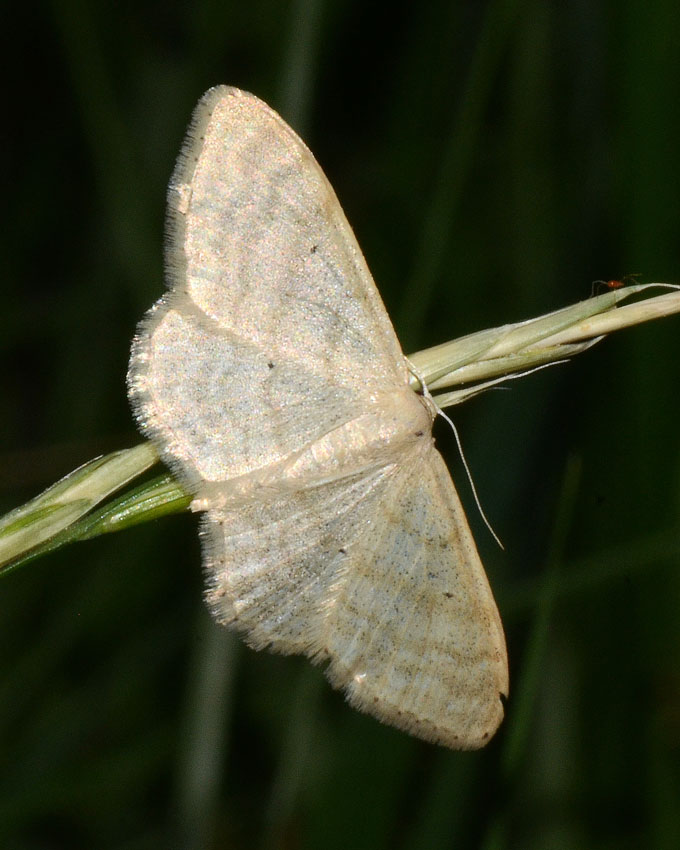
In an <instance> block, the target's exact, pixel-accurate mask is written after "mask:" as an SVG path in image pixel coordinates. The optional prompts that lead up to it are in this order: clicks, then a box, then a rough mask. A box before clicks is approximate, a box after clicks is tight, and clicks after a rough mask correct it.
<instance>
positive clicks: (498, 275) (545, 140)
mask: <svg viewBox="0 0 680 850" xmlns="http://www.w3.org/2000/svg"><path fill="white" fill-rule="evenodd" d="M16 11H17V18H16V23H15V24H14V25H13V28H10V27H9V26H8V27H6V28H5V31H4V33H3V34H4V37H5V45H4V48H5V56H6V57H7V59H8V67H10V68H12V69H13V70H12V74H11V76H10V77H9V78H8V80H7V83H8V86H7V87H8V100H7V102H6V104H5V110H6V115H7V116H9V117H11V119H12V120H11V123H9V124H8V126H7V128H6V133H5V137H6V143H7V144H8V146H9V147H8V151H7V155H6V158H5V162H6V163H7V171H8V176H9V186H8V189H7V190H6V194H5V204H4V209H5V210H6V212H7V215H6V220H5V222H4V223H3V236H4V245H3V253H4V256H5V258H6V270H5V274H4V279H5V281H6V284H5V286H4V287H3V309H2V310H0V325H1V330H2V332H1V333H0V339H1V340H2V355H3V356H2V363H3V368H2V375H3V386H2V396H1V397H2V399H3V402H4V403H3V416H2V417H0V470H1V472H2V474H1V475H0V487H1V488H2V489H1V490H0V500H1V502H2V505H0V507H1V508H2V512H4V510H5V509H9V508H10V507H13V506H14V505H16V504H19V503H21V502H23V501H25V499H26V498H28V497H29V496H31V495H33V494H34V493H35V492H37V491H39V490H40V489H41V488H42V487H44V486H47V485H48V484H50V483H52V481H54V480H56V478H58V477H59V476H60V475H62V474H64V473H66V472H68V471H69V470H70V469H72V468H73V467H75V466H76V465H77V464H78V463H79V462H83V461H85V460H88V459H89V458H91V457H93V456H94V455H96V454H98V453H103V452H107V451H110V450H113V449H116V448H120V447H122V446H126V445H130V443H131V441H132V440H134V439H135V434H134V427H133V424H132V418H131V416H130V413H129V411H128V407H127V402H126V399H125V390H124V374H125V369H126V361H127V355H128V346H129V340H130V338H131V336H132V333H133V330H134V326H135V323H136V322H137V321H138V320H139V318H141V316H142V314H143V312H144V311H145V310H146V309H147V308H148V306H149V305H150V304H151V303H152V302H153V301H154V300H155V298H157V297H158V295H159V294H160V292H161V291H162V282H161V246H162V220H163V207H164V192H165V185H166V183H167V179H168V176H169V174H170V171H171V168H172V163H173V160H174V157H175V155H176V153H177V150H178V145H179V143H180V141H181V138H182V134H183V130H184V125H185V123H186V121H187V120H188V117H189V115H190V112H191V109H192V107H193V105H194V102H195V100H196V99H197V97H198V96H199V94H200V93H201V92H202V91H203V90H204V89H205V88H207V87H208V86H210V85H212V84H214V83H217V82H226V83H231V84H234V85H238V86H241V87H243V88H247V89H250V90H252V91H254V92H256V93H257V94H258V95H260V96H262V97H263V98H265V99H266V100H268V101H269V102H271V103H272V105H273V106H275V107H277V108H279V109H281V110H282V111H283V114H284V117H286V118H287V119H288V120H290V121H291V122H292V123H293V124H294V125H296V126H298V127H300V128H301V129H303V130H304V133H305V138H306V140H307V141H308V142H309V144H310V147H311V148H312V150H313V151H314V152H315V153H316V154H317V156H318V158H319V160H320V162H321V164H322V165H323V167H324V168H325V170H326V171H327V173H328V176H329V178H330V179H331V182H332V183H333V184H334V186H335V187H336V190H337V192H338V195H339V197H340V199H341V201H342V203H343V205H344V207H345V210H346V212H347V214H348V217H349V219H350V221H351V222H352V224H353V226H354V227H355V230H356V232H357V235H358V237H359V240H360V242H361V244H362V246H363V248H364V251H365V253H366V256H367V259H368V262H369V265H370V266H371V269H372V271H373V273H374V275H375V277H376V280H377V282H378V285H379V288H380V290H381V293H382V294H383V296H384V299H385V301H386V304H387V306H388V309H389V310H390V312H391V314H392V315H393V316H395V317H397V318H396V324H397V331H398V332H399V333H400V336H401V338H402V340H403V342H404V344H405V347H406V348H407V349H408V350H415V349H417V348H422V347H425V346H429V345H434V344H436V343H438V342H442V341H444V340H447V339H451V338H453V337H455V336H458V335H461V334H463V333H467V332H471V331H474V330H478V329H481V328H484V327H489V326H493V325H497V324H502V323H503V322H509V321H517V320H520V319H523V318H525V317H527V316H531V315H537V314H539V313H541V312H546V311H548V310H550V309H555V308H557V307H560V306H563V305H564V304H567V303H570V302H572V301H575V300H577V299H578V298H585V297H587V296H588V295H589V294H590V283H591V281H592V280H593V279H594V278H605V279H609V278H616V277H621V276H622V275H624V274H625V273H627V272H641V273H642V275H643V280H671V281H676V282H677V278H678V276H679V269H680V262H679V259H680V257H679V254H680V249H679V247H678V246H679V245H680V242H679V241H678V237H677V227H676V224H675V222H676V221H677V219H678V209H679V207H680V160H679V159H678V157H677V155H676V148H677V146H676V139H677V138H678V137H679V134H678V129H679V128H678V124H679V123H680V113H679V111H678V108H677V104H678V102H680V98H679V97H678V95H679V92H678V88H680V67H679V66H680V54H679V53H678V51H677V50H675V48H674V41H675V38H674V37H675V35H676V34H677V23H676V16H677V12H676V9H675V6H674V4H671V3H670V2H667V0H666V2H662V0H654V2H652V3H642V2H641V0H623V2H621V3H616V4H614V3H604V2H594V3H590V4H585V5H574V4H566V5H562V6H557V5H555V4H544V3H537V2H523V3H521V2H517V3H510V2H505V3H488V4H479V3H463V4H450V3H445V2H440V1H439V0H437V1H436V2H432V3H428V4H410V3H402V4H397V5H396V6H395V5H394V4H389V5H387V4H385V5H383V4H380V3H378V4H365V3H359V2H352V0H345V2H340V0H334V2H328V3H322V2H320V0H297V2H292V3H290V4H285V5H282V4H280V3H274V2H272V1H271V0H260V2H259V3H254V4H240V3H239V4H236V3H224V4H217V3H206V2H198V3H195V4H193V5H187V6H184V7H168V6H167V5H165V6H161V5H159V4H139V5H137V6H134V7H132V6H129V5H128V6H125V7H118V6H107V5H103V4H99V5H87V4H84V3H82V2H78V0H76V2H71V3H67V2H65V1H64V0H55V2H54V3H52V4H51V5H50V6H49V7H44V9H43V10H42V11H36V10H35V9H32V8H31V9H29V8H28V7H27V8H26V9H25V10H23V9H19V8H18V9H17V10H16ZM22 16H23V18H22ZM301 16H302V17H301ZM301 20H302V21H303V23H301ZM305 22H306V23H305ZM30 79H37V80H40V81H41V83H40V85H39V86H35V85H29V83H28V81H29V80H30ZM296 122H297V124H296ZM442 186H444V187H445V188H446V191H444V190H443V189H442ZM447 187H448V188H447ZM432 234H434V236H433V235H432ZM421 279H426V280H427V285H425V284H423V285H422V286H421V285H418V286H414V284H413V283H409V281H418V280H421ZM404 293H407V294H406V295H405V294H404ZM677 341H678V327H677V324H676V323H675V320H673V319H670V320H668V322H666V323H662V324H659V325H657V326H654V325H650V326H647V327H643V328H639V329H634V330H631V331H627V332H625V333H624V334H622V335H619V336H618V337H615V338H612V339H611V340H608V341H607V342H606V343H605V344H604V345H603V346H599V347H598V348H596V349H595V350H593V352H591V353H589V354H585V355H583V356H582V357H581V358H579V360H577V361H575V362H574V363H573V364H571V365H570V366H568V367H565V368H564V369H561V370H554V371H551V372H550V373H549V374H542V375H537V376H535V377H534V378H530V379H528V380H527V381H523V382H520V383H517V384H516V385H515V386H514V387H513V392H512V393H492V394H489V395H488V396H486V397H484V398H482V399H479V400H476V401H472V402H470V404H468V405H466V406H464V407H461V408H458V409H456V411H455V413H456V422H457V424H458V426H459V428H460V431H461V435H462V438H463V442H464V445H465V448H466V453H467V456H468V460H469V462H470V465H471V467H472V469H473V472H474V474H475V479H476V484H477V488H478V490H479V492H480V494H481V497H482V500H483V503H484V507H485V510H486V512H487V513H488V514H489V515H490V517H491V519H492V521H493V523H494V525H495V526H496V528H497V530H498V531H499V533H500V535H501V537H502V538H503V540H504V543H505V545H506V553H501V552H498V551H496V550H495V549H494V547H493V544H492V543H491V542H490V540H489V538H488V535H486V533H485V532H484V530H483V527H482V526H481V523H480V522H479V519H478V517H477V516H476V514H475V512H474V507H472V506H471V500H470V499H469V498H468V494H467V491H466V488H465V485H464V482H463V477H462V476H461V475H460V469H459V465H458V463H457V460H456V458H455V453H454V452H453V450H452V440H451V439H450V437H449V435H448V434H447V433H446V431H445V429H443V428H442V429H441V430H440V431H438V433H437V436H438V442H439V445H440V446H441V447H442V448H443V449H444V450H445V451H448V452H449V453H450V460H451V465H452V469H453V471H454V475H455V476H456V477H457V480H459V481H460V482H461V484H460V489H461V491H462V495H463V498H464V499H465V501H466V503H467V504H468V506H469V514H470V520H471V523H472V524H473V527H474V529H475V532H476V535H477V539H478V541H479V545H480V549H481V552H482V555H483V558H484V560H485V563H486V564H487V566H488V571H489V574H490V578H491V582H492V584H493V587H494V590H495V592H496V595H497V598H498V601H499V607H500V609H501V613H502V614H503V616H504V619H505V622H506V626H507V630H508V644H509V651H510V657H511V664H512V673H513V681H512V685H511V694H510V699H509V701H508V718H507V722H506V724H505V725H504V727H502V728H501V731H500V732H499V734H498V736H497V737H496V739H495V740H494V741H492V742H491V744H490V745H489V746H488V747H487V748H486V749H485V750H484V751H482V752H479V753H463V754H460V753H449V752H445V751H443V750H440V749H436V748H432V747H429V746H427V745H425V744H420V743H419V742H416V741H413V740H411V739H409V738H407V737H406V736H404V735H401V734H400V733H398V732H396V731H393V730H391V729H388V728H386V727H382V726H380V725H379V724H377V723H376V722H374V721H372V720H370V719H369V718H366V717H363V716H361V715H359V714H357V713H355V712H352V711H351V710H350V709H348V708H347V707H346V706H345V705H344V704H343V701H342V698H341V696H339V695H337V694H335V693H333V692H331V691H330V690H329V689H328V688H327V687H326V686H325V685H324V683H323V681H322V676H321V673H320V672H319V671H318V670H312V669H310V668H308V667H307V666H306V664H305V662H302V661H300V660H299V659H290V658H279V657H275V656H271V655H267V654H262V653H261V654H255V653H252V652H250V651H249V650H243V649H241V648H240V645H239V644H237V643H235V642H233V641H232V640H231V639H230V638H229V637H227V636H225V635H224V634H223V633H221V632H219V631H218V630H216V628H215V627H214V626H213V625H212V624H211V623H210V621H209V620H207V618H206V616H205V613H204V611H203V607H202V603H201V575H200V549H199V543H198V538H197V534H196V530H197V523H196V520H195V518H194V517H191V516H185V517H174V518H168V519H164V520H160V521H159V522H158V523H157V524H155V525H153V526H144V527H140V528H136V529H132V530H130V531H129V532H126V533H124V534H121V535H107V536H106V537H101V538H98V539H96V540H93V541H90V542H86V543H82V544H79V545H78V546H73V547H69V548H68V549H66V550H63V551H61V552H58V553H55V554H53V555H50V556H47V557H45V558H43V559H41V560H40V561H37V562H35V563H34V564H32V565H30V566H29V567H27V568H26V569H24V570H21V571H17V572H16V573H15V574H13V575H12V576H10V577H9V578H8V579H7V580H5V581H3V582H2V586H1V587H0V594H1V603H2V604H1V609H0V610H2V615H1V616H0V669H1V670H2V676H1V678H0V791H1V792H2V793H1V794H0V843H1V844H2V846H3V847H8V848H10V850H11V848H21V850H24V848H29V847H45V846H47V847H50V848H57V847H64V848H66V847H68V848H75V850H77V848H79V847H83V848H86V847H87V848H90V847H93V846H97V847H116V848H135V850H136V848H165V847H168V846H178V845H180V844H182V845H183V846H187V847H189V846H192V844H193V846H195V847H201V846H204V847H214V848H222V847H225V846H229V847H244V848H245V847H248V848H250V847H258V846H263V847H264V846H268V847H285V848H288V847H301V848H305V847H321V846H323V847H324V848H332V847H334V846H337V847H343V848H345V847H352V848H359V850H360V848H371V850H375V848H379V847H385V848H387V847H390V848H393V847H397V848H412V847H413V848H415V847H418V848H429V847H431V848H441V847H456V848H465V847H477V846H480V845H481V843H482V842H483V841H486V842H487V845H488V846H491V845H492V843H493V842H495V844H493V846H506V847H522V848H532V847H536V848H545V847H560V848H571V847H574V848H579V850H580V848H582V847H584V846H586V847H593V848H609V847H612V846H616V847H621V848H628V847H630V848H633V847H643V846H644V847H648V846H652V847H655V848H666V847H667V848H675V847H677V846H678V845H679V844H680V816H679V815H678V812H679V811H680V806H678V801H679V799H680V768H679V767H678V765H679V764H680V761H679V760H678V750H679V747H680V720H679V718H680V664H679V659H680V626H679V623H680V618H678V616H677V611H678V607H679V603H680V582H679V581H678V572H679V570H678V565H679V553H678V546H677V539H678V534H677V532H678V521H677V513H678V508H679V506H680V500H679V498H678V481H679V475H678V451H677V439H676V435H677V422H678V413H679V410H678V406H679V401H678V395H677V393H675V392H674V389H675V387H676V386H677V382H678V369H679V368H680V366H679V364H680V358H678V356H677V352H678V342H677ZM568 457H575V458H577V460H578V463H579V465H580V468H581V475H580V479H579V483H578V487H577V492H576V494H575V495H574V498H573V508H571V509H567V508H569V505H567V508H565V507H561V503H562V500H563V499H564V498H565V497H564V493H563V490H564V488H563V486H562V478H563V474H564V469H565V467H566V463H567V461H566V459H567V458H568ZM570 504H571V503H570ZM562 516H567V517H569V518H570V521H569V522H568V523H567V527H566V528H564V529H563V532H562V534H563V538H564V543H563V547H561V548H562V554H561V556H560V562H559V570H558V571H557V573H556V574H553V575H552V577H548V578H546V574H545V569H546V568H545V564H546V563H548V562H549V561H548V559H547V558H548V553H549V551H550V548H551V541H552V542H554V539H555V538H554V532H553V529H554V528H555V527H556V525H555V523H556V519H555V518H556V517H562ZM546 581H547V582H549V583H552V586H551V589H550V593H549V594H548V591H547V590H546V585H545V582H546ZM542 588H543V589H542ZM546 594H548V595H549V597H550V598H551V604H550V606H549V608H550V610H549V614H550V616H549V617H547V616H546V613H548V608H546V607H545V604H546V603H545V601H541V600H545V599H546ZM537 624H538V625H537ZM537 629H538V632H537ZM537 633H538V634H540V635H541V640H540V643H541V644H542V647H543V649H542V651H541V652H540V653H538V652H536V650H533V651H532V649H531V647H532V646H536V644H535V642H534V643H532V641H535V638H532V635H536V634H537ZM531 657H534V658H535V659H537V660H536V662H535V667H536V672H535V675H532V679H533V683H532V684H531V691H533V693H530V692H529V695H528V697H526V698H525V696H524V694H525V692H524V691H522V684H521V683H522V681H523V677H524V672H525V670H526V669H527V668H526V667H525V666H524V664H525V659H528V658H531ZM532 671H533V668H532ZM515 689H517V691H518V694H517V696H515ZM520 710H521V711H522V712H524V713H525V714H524V715H523V716H521V717H520V720H521V721H522V722H523V724H524V728H525V729H526V733H525V735H523V736H522V738H523V740H522V746H521V747H519V748H518V749H517V750H516V751H513V759H512V762H511V767H512V770H508V769H507V768H506V767H504V765H505V764H506V761H505V759H506V758H507V756H505V755H504V754H505V753H506V752H507V751H508V747H509V746H510V744H509V736H511V735H512V730H513V728H514V727H515V724H516V723H517V722H518V720H517V719H516V718H515V717H514V712H516V711H520ZM201 733H203V734H201Z"/></svg>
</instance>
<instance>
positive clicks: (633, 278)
mask: <svg viewBox="0 0 680 850" xmlns="http://www.w3.org/2000/svg"><path fill="white" fill-rule="evenodd" d="M639 277H640V272H636V273H635V274H626V275H624V276H623V278H622V279H621V280H594V281H593V291H592V293H591V295H595V291H596V290H595V287H596V286H603V287H604V288H605V289H608V290H609V291H611V290H612V289H623V287H624V286H628V285H629V284H633V283H637V278H639Z"/></svg>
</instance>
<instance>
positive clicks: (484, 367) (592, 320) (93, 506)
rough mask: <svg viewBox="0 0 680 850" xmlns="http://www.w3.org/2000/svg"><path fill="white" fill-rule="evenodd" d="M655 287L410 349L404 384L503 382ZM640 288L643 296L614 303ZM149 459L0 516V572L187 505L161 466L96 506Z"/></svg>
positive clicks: (587, 335) (665, 310)
mask: <svg viewBox="0 0 680 850" xmlns="http://www.w3.org/2000/svg"><path fill="white" fill-rule="evenodd" d="M659 287H666V288H670V289H674V290H677V287H673V286H670V285H669V284H656V283H654V284H651V283H650V284H636V285H633V286H628V287H625V288H624V289H618V290H615V291H611V292H607V293H605V294H603V295H599V296H597V297H594V298H588V299H587V300H585V301H580V302H579V303H577V304H574V305H572V306H570V307H566V308H564V309H562V310H557V311H555V312H553V313H548V314H547V315H545V316H539V317H538V318H536V319H530V320H528V321H525V322H518V323H516V324H511V325H504V326H502V327H498V328H491V329H489V330H485V331H480V332H478V333H474V334H469V335H468V336H465V337H462V338H460V339H457V340H453V341H452V342H447V343H444V344H443V345H437V346H434V347H433V348H428V349H425V350H423V351H418V352H416V353H415V354H412V355H410V357H409V362H410V364H411V366H412V369H413V375H412V379H411V381H412V385H413V387H414V389H420V384H421V381H422V382H424V383H425V385H426V387H427V390H428V392H429V393H431V394H432V397H433V399H434V401H435V402H436V403H437V404H438V405H439V407H440V408H443V407H448V406H451V405H454V404H459V403H460V402H462V401H465V400H466V399H468V398H470V397H471V396H473V395H476V394H477V393H480V392H482V391H483V390H485V389H487V388H488V387H491V386H494V385H496V384H498V383H499V382H501V381H504V380H507V379H509V378H513V377H521V376H522V375H524V374H527V373H529V372H532V371H535V370H536V369H538V368H543V367H544V366H547V365H550V364H552V363H557V362H561V361H564V360H566V359H568V358H570V357H572V356H573V355H575V354H579V353H580V352H582V351H585V350H586V349H587V348H590V347H591V346H592V345H594V344H595V343H597V342H599V341H600V340H601V339H603V338H604V336H606V335H607V334H609V333H612V332H613V331H615V330H620V329H621V328H627V327H630V326H632V325H637V324H641V323H642V322H646V321H649V320H650V319H656V318H660V317H662V316H669V315H671V314H673V313H678V312H680V292H678V291H674V292H671V293H667V294H664V295H657V296H653V297H647V296H648V295H649V290H650V289H651V288H657V289H658V288H659ZM638 294H644V295H645V299H644V300H641V301H638V302H636V303H633V304H628V305H625V306H622V307H619V306H618V305H619V304H620V302H621V301H623V300H624V299H627V298H630V297H631V296H634V295H638ZM451 387H458V389H455V390H451V389H449V388H451ZM443 389H447V390H448V392H445V393H442V392H440V391H441V390H443ZM157 461H158V455H157V453H156V450H155V449H154V448H153V446H151V444H150V443H144V444H141V445H138V446H135V447H134V448H132V449H124V450H121V451H117V452H113V453H112V454H109V455H106V456H105V457H100V458H96V459H95V460H93V461H90V462H89V463H86V464H85V465H83V466H81V467H79V468H78V469H76V470H74V471H73V472H71V473H69V474H68V475H67V476H66V477H65V478H62V479H61V480H60V481H58V482H57V483H56V484H54V485H52V486H51V487H50V488H49V489H47V490H46V491H45V492H44V493H42V494H41V495H40V496H37V497H36V498H35V499H32V500H31V501H30V502H27V503H26V504H25V505H22V506H21V507H20V508H17V509H15V510H14V511H12V512H10V513H9V514H7V515H6V516H5V517H4V518H2V519H0V574H2V573H5V572H8V571H9V570H10V569H12V568H14V567H16V566H18V565H19V564H22V563H25V562H26V561H28V560H32V559H33V558H35V557H38V556H40V555H41V554H44V553H45V552H46V551H50V550H52V549H55V548H57V547H59V546H62V545H64V544H65V543H68V542H71V541H74V540H82V539H84V538H86V537H88V538H89V537H94V536H96V535H98V534H104V533H107V532H110V531H116V530H119V529H122V528H127V527H129V526H130V525H133V524H137V523H140V522H147V521H149V520H150V519H154V518H156V517H158V516H161V515H164V514H168V513H177V512H179V511H182V510H186V509H187V508H188V507H189V505H190V502H191V496H190V495H189V494H187V493H186V492H185V491H183V490H182V488H181V487H180V485H179V484H178V483H177V482H176V481H175V480H174V479H173V478H172V477H171V476H170V475H168V474H164V475H160V476H158V477H157V478H154V479H153V480H151V481H149V482H147V483H146V484H142V485H141V486H137V487H136V488H135V489H133V490H131V491H128V492H127V493H126V494H124V495H123V496H119V497H117V498H116V499H115V500H113V501H112V502H109V503H107V504H106V505H102V502H103V501H104V500H105V499H107V498H108V497H109V496H111V495H112V494H114V493H115V492H116V491H118V490H120V489H121V488H122V487H125V486H126V485H128V484H130V483H131V482H132V481H134V480H135V479H137V478H139V477H140V476H141V475H143V474H144V473H145V472H146V471H147V470H148V469H150V468H151V467H152V466H153V465H154V464H155V463H156V462H157Z"/></svg>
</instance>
